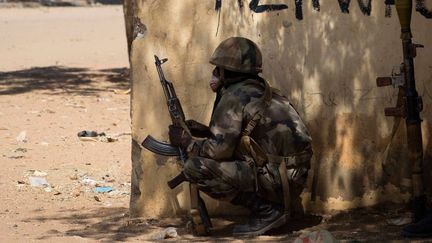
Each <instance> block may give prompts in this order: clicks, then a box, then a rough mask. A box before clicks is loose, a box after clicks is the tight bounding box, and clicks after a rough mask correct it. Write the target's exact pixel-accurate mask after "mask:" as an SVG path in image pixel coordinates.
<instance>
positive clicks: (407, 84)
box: [377, 0, 426, 222]
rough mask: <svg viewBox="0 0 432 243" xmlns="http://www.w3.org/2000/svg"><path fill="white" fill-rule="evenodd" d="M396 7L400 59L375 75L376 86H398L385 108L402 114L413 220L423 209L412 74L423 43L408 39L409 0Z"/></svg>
mask: <svg viewBox="0 0 432 243" xmlns="http://www.w3.org/2000/svg"><path fill="white" fill-rule="evenodd" d="M396 10H397V13H398V16H399V22H400V25H401V39H402V48H403V62H402V64H401V66H400V68H399V69H400V71H399V72H398V73H395V72H393V73H392V76H391V77H378V78H377V86H378V87H382V86H388V85H393V86H395V87H399V97H398V102H397V103H398V104H397V106H396V107H392V108H386V109H385V115H386V116H395V117H403V118H405V121H406V127H407V143H408V159H409V162H410V163H411V165H412V170H411V173H412V175H411V177H412V178H411V179H412V190H413V192H412V196H413V200H412V201H413V210H414V221H415V222H417V221H419V220H420V219H421V218H423V217H424V215H425V213H426V195H425V192H424V188H423V177H422V175H423V166H422V165H423V143H422V132H421V122H422V120H421V118H420V112H421V111H422V109H423V102H422V98H421V97H420V96H419V95H418V93H417V90H416V85H415V76H414V58H415V57H416V54H417V53H416V49H417V48H420V47H423V45H419V44H414V43H412V41H411V38H412V34H411V12H412V0H396Z"/></svg>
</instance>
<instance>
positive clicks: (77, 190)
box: [72, 188, 81, 197]
mask: <svg viewBox="0 0 432 243" xmlns="http://www.w3.org/2000/svg"><path fill="white" fill-rule="evenodd" d="M80 195H81V190H80V189H78V188H77V189H75V190H73V192H72V196H73V197H79V196H80Z"/></svg>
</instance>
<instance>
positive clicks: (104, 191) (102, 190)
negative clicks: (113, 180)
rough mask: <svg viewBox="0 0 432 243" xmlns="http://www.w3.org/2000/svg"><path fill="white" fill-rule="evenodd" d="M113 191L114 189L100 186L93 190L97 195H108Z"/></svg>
mask: <svg viewBox="0 0 432 243" xmlns="http://www.w3.org/2000/svg"><path fill="white" fill-rule="evenodd" d="M113 190H114V188H112V187H110V186H98V187H95V188H94V189H93V191H94V192H96V193H107V192H110V191H113Z"/></svg>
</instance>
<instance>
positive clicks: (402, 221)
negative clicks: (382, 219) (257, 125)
mask: <svg viewBox="0 0 432 243" xmlns="http://www.w3.org/2000/svg"><path fill="white" fill-rule="evenodd" d="M386 221H387V224H388V225H392V226H402V225H407V224H410V223H412V215H411V214H407V215H402V216H400V217H397V218H391V219H387V220H386Z"/></svg>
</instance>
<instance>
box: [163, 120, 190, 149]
mask: <svg viewBox="0 0 432 243" xmlns="http://www.w3.org/2000/svg"><path fill="white" fill-rule="evenodd" d="M168 128H169V132H168V135H169V140H170V143H171V145H174V146H176V147H180V148H182V149H186V148H187V147H188V146H189V144H190V143H191V142H192V137H191V136H190V135H189V134H188V133H187V132H186V131H185V130H184V129H183V128H182V127H179V126H174V125H170V126H169V127H168Z"/></svg>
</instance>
